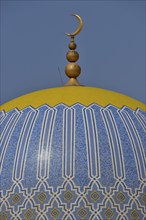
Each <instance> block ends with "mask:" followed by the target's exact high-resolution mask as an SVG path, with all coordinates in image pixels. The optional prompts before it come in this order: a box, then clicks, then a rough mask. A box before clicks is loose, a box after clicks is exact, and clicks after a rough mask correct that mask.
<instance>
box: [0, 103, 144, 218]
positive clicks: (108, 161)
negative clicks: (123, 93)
mask: <svg viewBox="0 0 146 220" xmlns="http://www.w3.org/2000/svg"><path fill="white" fill-rule="evenodd" d="M145 125H146V117H145V113H144V112H143V111H142V110H140V109H137V110H135V111H134V110H132V109H130V108H128V107H126V106H124V107H123V108H121V109H119V108H117V107H115V106H112V105H109V106H107V107H101V106H98V105H97V104H92V105H90V106H88V107H86V106H84V105H81V104H75V105H73V106H71V107H68V106H66V105H64V104H59V105H57V106H55V107H49V106H48V105H43V106H41V107H39V108H36V109H34V108H32V107H30V106H29V107H27V108H25V109H23V110H21V111H19V110H18V109H13V110H11V111H10V112H8V113H5V112H4V111H2V112H1V113H0V126H1V154H0V175H1V184H0V185H1V212H0V219H2V220H9V219H17V220H21V219H26V220H48V219H66V220H69V219H74V220H77V219H88V220H89V219H94V220H95V219H98V220H130V219H131V220H142V219H143V220H144V219H145V204H146V193H145V191H146V187H145V150H146V147H145V146H146V138H145V129H146V126H145ZM144 148H145V149H144Z"/></svg>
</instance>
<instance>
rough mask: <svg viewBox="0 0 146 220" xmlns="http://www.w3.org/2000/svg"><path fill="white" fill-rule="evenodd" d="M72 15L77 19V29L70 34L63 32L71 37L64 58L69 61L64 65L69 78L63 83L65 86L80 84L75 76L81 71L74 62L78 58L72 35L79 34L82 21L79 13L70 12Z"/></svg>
mask: <svg viewBox="0 0 146 220" xmlns="http://www.w3.org/2000/svg"><path fill="white" fill-rule="evenodd" d="M72 15H73V16H75V17H76V18H77V19H78V21H79V26H78V28H77V30H76V31H75V32H73V33H72V34H68V33H65V34H66V35H67V36H70V37H71V40H70V43H69V45H68V47H69V49H70V50H69V51H68V52H67V54H66V58H67V60H68V61H69V62H70V63H68V64H67V65H66V67H65V73H66V75H67V76H68V77H69V78H70V80H69V81H68V82H67V83H66V84H65V85H67V86H77V85H80V84H79V82H78V81H77V79H76V78H77V77H78V76H79V75H80V72H81V68H80V66H79V65H78V64H77V63H76V61H77V60H78V59H79V54H78V52H77V51H76V50H75V49H76V47H77V45H76V44H75V42H74V36H75V35H77V34H79V33H80V31H81V30H82V26H83V22H82V19H81V17H80V16H79V15H76V14H72Z"/></svg>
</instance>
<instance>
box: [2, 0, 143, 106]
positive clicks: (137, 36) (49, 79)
mask: <svg viewBox="0 0 146 220" xmlns="http://www.w3.org/2000/svg"><path fill="white" fill-rule="evenodd" d="M71 13H77V14H79V15H80V16H81V17H82V19H83V22H84V27H83V30H82V32H81V33H80V34H79V35H78V36H77V37H76V38H75V41H76V43H77V45H78V47H77V50H78V52H79V54H80V59H79V61H78V63H79V64H80V66H81V68H82V73H81V76H80V77H79V81H80V83H81V84H83V85H88V86H93V87H98V88H103V89H108V90H113V91H116V92H119V93H123V94H126V95H128V96H131V97H133V98H135V99H137V100H139V101H141V102H146V101H145V87H146V85H145V25H146V24H145V1H140V0H137V1H134V0H131V1H118V0H117V1H110V0H109V1H82V0H80V1H71V0H66V1H47V0H46V1H35V0H33V1H29V0H25V1H21V0H20V1H13V0H11V1H8V0H3V1H1V103H5V102H7V101H9V100H11V99H13V98H16V97H18V96H20V95H23V94H26V93H30V92H32V91H36V90H41V89H46V88H52V87H58V86H61V85H62V82H61V79H60V76H59V73H58V67H59V68H60V71H61V75H62V79H63V82H64V83H66V81H67V80H68V78H67V77H66V76H65V73H64V67H65V65H66V64H67V60H66V58H65V56H66V52H67V51H68V47H67V46H68V43H69V38H68V37H67V36H65V34H64V32H73V31H74V30H75V29H76V28H77V25H78V23H77V20H76V19H75V18H74V17H71V16H70V14H71Z"/></svg>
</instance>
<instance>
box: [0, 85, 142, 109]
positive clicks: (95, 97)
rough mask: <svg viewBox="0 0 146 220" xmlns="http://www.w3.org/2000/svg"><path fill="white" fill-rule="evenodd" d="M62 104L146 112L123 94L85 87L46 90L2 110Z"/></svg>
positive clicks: (29, 95)
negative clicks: (108, 106) (112, 107)
mask: <svg viewBox="0 0 146 220" xmlns="http://www.w3.org/2000/svg"><path fill="white" fill-rule="evenodd" d="M60 103H64V104H66V105H68V106H71V105H73V104H75V103H81V104H83V105H85V106H88V105H90V104H92V103H96V104H98V105H100V106H103V107H105V106H107V105H110V104H112V105H114V106H116V107H118V108H122V107H123V106H127V107H129V108H131V109H133V110H135V109H137V108H140V109H142V110H144V111H145V110H146V105H144V104H143V103H141V102H139V101H137V100H135V99H133V98H131V97H129V96H125V95H123V94H120V93H117V92H113V91H109V90H104V89H98V88H92V87H84V86H68V87H59V88H52V89H44V90H39V91H36V92H32V93H29V94H26V95H23V96H20V97H18V98H16V99H13V100H12V101H9V102H7V103H5V104H3V105H2V106H1V110H5V111H6V112H8V111H10V110H12V109H14V108H18V109H19V110H22V109H23V108H25V107H27V106H32V107H34V108H37V107H39V106H41V105H43V104H48V105H49V106H51V107H53V106H56V105H58V104H60Z"/></svg>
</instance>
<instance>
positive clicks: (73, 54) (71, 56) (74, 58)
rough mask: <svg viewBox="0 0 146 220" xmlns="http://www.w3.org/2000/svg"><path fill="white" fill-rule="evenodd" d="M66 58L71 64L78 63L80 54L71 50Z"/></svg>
mask: <svg viewBox="0 0 146 220" xmlns="http://www.w3.org/2000/svg"><path fill="white" fill-rule="evenodd" d="M66 58H67V60H68V61H69V62H76V61H77V60H78V59H79V54H78V52H77V51H75V50H70V51H68V52H67V54H66Z"/></svg>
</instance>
